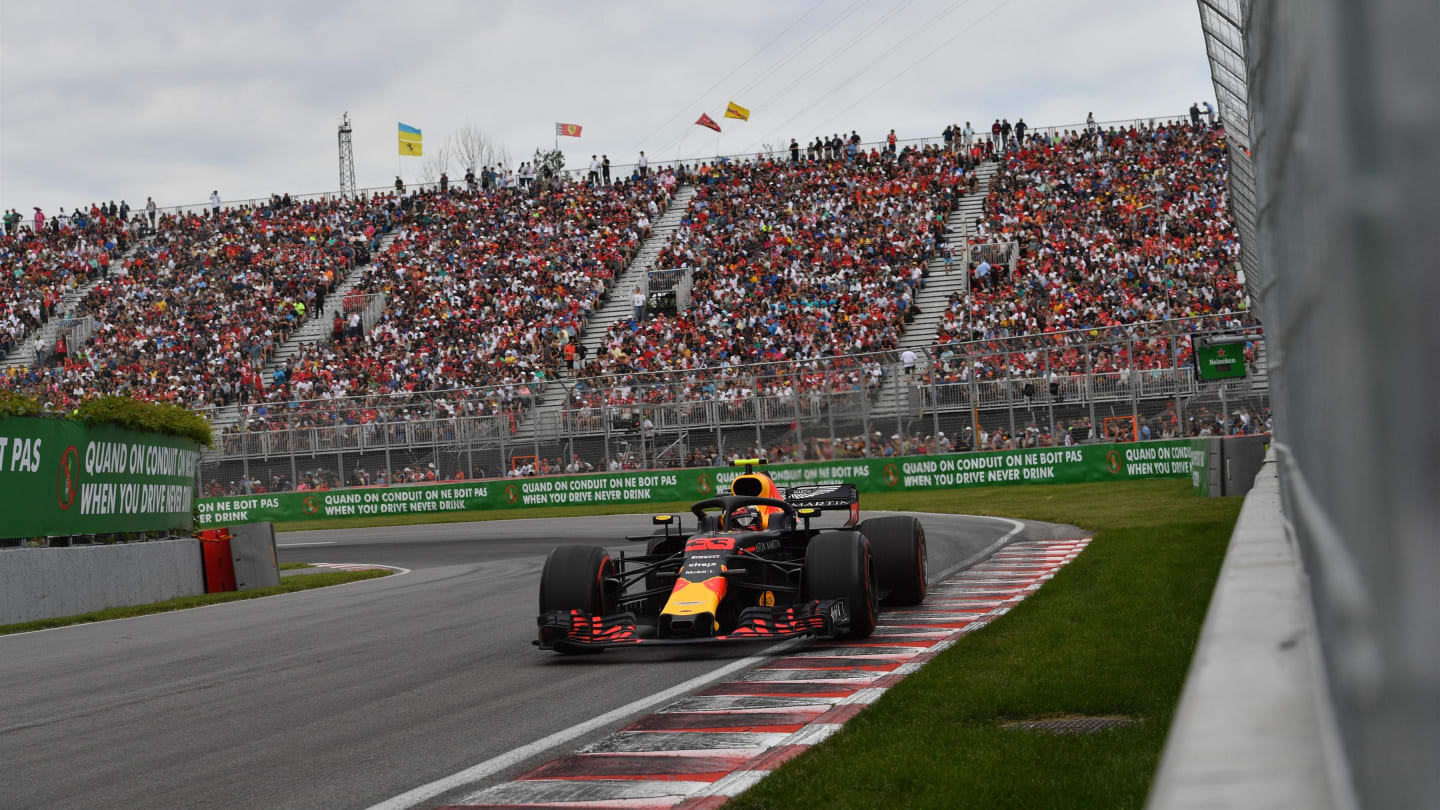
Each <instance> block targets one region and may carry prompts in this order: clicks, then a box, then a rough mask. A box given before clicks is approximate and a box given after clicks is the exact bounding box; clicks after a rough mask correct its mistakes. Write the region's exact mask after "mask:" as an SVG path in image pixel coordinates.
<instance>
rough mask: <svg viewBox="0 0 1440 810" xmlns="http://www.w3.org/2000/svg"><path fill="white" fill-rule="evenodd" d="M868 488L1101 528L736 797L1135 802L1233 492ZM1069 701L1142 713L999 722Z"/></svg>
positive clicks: (1225, 530)
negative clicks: (1048, 727) (1101, 726)
mask: <svg viewBox="0 0 1440 810" xmlns="http://www.w3.org/2000/svg"><path fill="white" fill-rule="evenodd" d="M877 501H878V502H880V503H876V502H877ZM867 502H868V505H869V506H871V507H872V508H873V507H880V506H882V504H883V508H886V509H892V508H893V509H915V510H923V511H930V512H965V513H971V514H977V513H978V514H1001V515H1004V516H1007V517H1016V518H1030V519H1034V520H1043V521H1049V522H1056V523H1070V524H1074V525H1078V526H1083V527H1085V528H1086V529H1087V530H1089V531H1090V532H1093V536H1094V538H1095V540H1094V542H1093V543H1091V545H1090V547H1089V548H1088V549H1086V551H1085V552H1084V553H1083V554H1081V555H1080V556H1079V557H1078V558H1077V559H1076V560H1075V561H1074V562H1072V563H1070V564H1069V565H1067V566H1066V567H1065V568H1064V569H1062V570H1061V571H1060V572H1059V574H1057V575H1056V577H1055V578H1054V579H1053V580H1051V581H1050V582H1049V583H1047V584H1046V585H1045V587H1043V588H1041V589H1040V590H1039V591H1037V592H1035V593H1034V594H1032V595H1031V596H1030V597H1029V598H1028V599H1026V600H1025V601H1024V602H1022V603H1021V604H1020V605H1019V606H1017V607H1016V608H1015V609H1014V610H1012V611H1011V612H1010V613H1008V614H1006V615H1005V616H1003V617H1001V618H1000V619H999V620H997V621H996V622H994V623H993V624H991V625H990V626H988V627H986V628H984V629H982V630H980V631H978V632H976V633H975V634H974V635H971V636H967V637H965V638H964V639H963V640H961V641H960V643H958V644H956V645H955V646H954V647H952V648H951V649H949V650H947V651H946V652H945V653H943V654H941V655H940V656H937V657H936V659H935V660H933V661H932V662H931V663H929V664H928V665H926V666H925V667H924V668H923V669H921V670H920V671H919V672H917V673H916V674H914V675H911V676H910V677H908V678H906V679H905V680H903V681H901V682H900V684H899V685H898V686H896V687H895V688H894V689H891V690H890V691H889V692H887V693H886V694H885V696H884V697H883V698H882V699H881V700H880V701H878V702H877V703H876V705H875V706H873V707H872V708H870V709H869V710H867V711H865V712H863V713H862V714H860V715H859V716H858V717H856V718H855V719H854V720H853V721H851V722H850V723H849V724H847V725H846V727H845V728H844V729H843V730H842V731H841V732H839V733H838V734H836V735H835V736H834V737H832V738H830V739H829V740H827V741H826V742H824V743H822V744H821V745H819V746H816V747H815V748H814V749H811V750H810V751H809V752H807V753H806V754H804V755H802V756H800V757H797V758H796V759H795V760H793V761H791V762H789V763H787V764H785V765H783V766H782V767H781V768H779V769H778V770H777V771H776V772H775V773H774V774H772V775H771V776H770V777H768V778H767V779H765V780H764V781H762V782H761V783H760V784H759V785H757V786H756V787H755V788H753V789H752V790H750V791H748V792H747V793H745V794H743V795H741V796H740V797H739V798H737V799H736V800H735V801H733V802H731V803H730V804H728V805H727V807H734V808H737V810H748V809H752V808H790V807H825V808H850V807H854V808H872V807H905V808H912V807H913V808H922V807H936V808H941V807H943V808H967V807H974V808H1050V807H1054V808H1082V809H1083V808H1106V810H1109V809H1110V808H1130V807H1135V808H1138V807H1142V806H1143V805H1144V802H1145V795H1146V791H1147V790H1148V789H1149V785H1150V780H1151V778H1152V776H1153V774H1154V772H1155V768H1156V765H1157V764H1158V762H1159V758H1160V751H1161V748H1162V747H1163V745H1164V741H1165V734H1166V731H1167V729H1168V727H1169V723H1170V717H1171V714H1172V712H1173V711H1174V707H1175V704H1176V701H1177V700H1178V699H1179V695H1180V689H1181V686H1182V684H1183V682H1184V678H1185V673H1186V670H1187V668H1188V666H1189V662H1190V657H1191V654H1192V652H1193V650H1194V645H1195V640H1196V638H1197V636H1198V635H1199V631H1200V625H1201V623H1202V621H1203V620H1204V617H1205V611H1206V608H1207V605H1208V603H1209V599H1210V593H1211V591H1212V589H1213V587H1214V584H1215V578H1216V576H1217V574H1218V572H1219V568H1220V563H1221V561H1222V560H1223V558H1224V554H1225V548H1226V545H1227V543H1228V540H1229V536H1230V532H1231V530H1232V528H1233V526H1234V523H1235V519H1236V517H1237V515H1238V514H1239V509H1240V503H1241V501H1240V499H1238V498H1225V499H1220V498H1215V499H1211V498H1197V497H1195V496H1193V495H1192V494H1190V485H1189V482H1188V481H1140V482H1126V483H1116V484H1079V485H1065V486H1023V487H1004V488H993V489H975V490H958V491H951V492H943V493H942V492H927V493H904V494H897V495H891V496H886V497H876V498H870V499H867ZM1072 714H1077V715H1126V716H1130V717H1135V718H1138V719H1139V720H1140V721H1141V722H1140V724H1139V725H1136V726H1131V727H1127V728H1121V729H1114V730H1110V731H1104V732H1100V733H1097V734H1092V735H1077V736H1058V735H1050V734H1044V733H1035V732H1028V731H1017V730H1010V729H1006V728H1003V727H1002V726H1001V724H1002V723H1004V722H1005V721H1008V720H1020V719H1036V718H1047V717H1057V716H1063V715H1072Z"/></svg>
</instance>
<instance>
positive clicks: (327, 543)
mask: <svg viewBox="0 0 1440 810" xmlns="http://www.w3.org/2000/svg"><path fill="white" fill-rule="evenodd" d="M336 544H337V542H336V541H335V540H322V541H320V542H318V543H276V544H275V547H276V548H298V547H300V546H333V545H336Z"/></svg>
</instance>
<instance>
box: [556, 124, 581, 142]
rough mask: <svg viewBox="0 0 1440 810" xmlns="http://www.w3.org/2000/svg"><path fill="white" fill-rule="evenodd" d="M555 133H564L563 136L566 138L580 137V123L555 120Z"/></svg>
mask: <svg viewBox="0 0 1440 810" xmlns="http://www.w3.org/2000/svg"><path fill="white" fill-rule="evenodd" d="M555 134H556V135H564V136H565V137H567V138H578V137H580V125H579V124H561V123H559V122H558V121H557V122H556V123H555Z"/></svg>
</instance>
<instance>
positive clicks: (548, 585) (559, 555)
mask: <svg viewBox="0 0 1440 810" xmlns="http://www.w3.org/2000/svg"><path fill="white" fill-rule="evenodd" d="M614 576H615V562H614V561H613V560H611V559H610V554H609V552H607V551H606V550H605V549H603V548H600V547H599V546H579V545H566V546H556V547H555V548H554V549H552V550H551V551H550V556H548V557H546V558H545V568H544V570H542V571H541V572H540V612H541V613H542V614H543V613H549V612H550V611H552V610H583V611H586V612H587V613H590V614H591V615H594V616H604V615H606V614H607V613H611V612H613V610H614V607H615V605H614V600H613V599H611V598H609V597H607V596H606V595H605V580H606V579H609V578H611V577H614Z"/></svg>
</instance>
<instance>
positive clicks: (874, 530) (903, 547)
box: [860, 515, 930, 605]
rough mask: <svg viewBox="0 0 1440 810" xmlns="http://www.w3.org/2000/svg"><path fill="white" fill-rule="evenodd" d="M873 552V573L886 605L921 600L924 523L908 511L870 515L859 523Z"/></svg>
mask: <svg viewBox="0 0 1440 810" xmlns="http://www.w3.org/2000/svg"><path fill="white" fill-rule="evenodd" d="M860 533H861V534H864V535H865V537H866V538H867V539H868V540H869V541H870V553H871V554H873V555H875V573H876V574H877V581H878V582H879V583H880V590H881V591H883V592H886V596H885V604H887V605H918V604H920V603H921V602H924V601H925V594H926V592H927V591H928V590H929V587H930V586H929V583H928V582H926V577H927V576H928V575H929V571H928V561H927V554H926V549H925V527H924V526H922V525H921V524H920V521H918V520H916V519H915V518H913V517H910V516H909V515H896V516H893V517H881V518H870V519H869V520H867V521H865V522H863V523H861V524H860Z"/></svg>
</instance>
